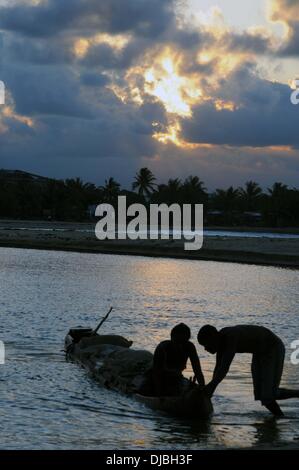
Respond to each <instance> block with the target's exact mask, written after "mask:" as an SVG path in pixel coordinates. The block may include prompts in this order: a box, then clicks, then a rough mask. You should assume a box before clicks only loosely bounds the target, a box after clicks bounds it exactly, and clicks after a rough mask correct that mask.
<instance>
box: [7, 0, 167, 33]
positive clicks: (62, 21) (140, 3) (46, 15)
mask: <svg viewBox="0 0 299 470" xmlns="http://www.w3.org/2000/svg"><path fill="white" fill-rule="evenodd" d="M173 4H174V0H151V1H148V0H125V1H124V0H105V1H103V0H101V1H99V0H68V1H62V0H48V1H47V2H42V3H40V4H37V5H26V4H19V5H13V6H9V7H7V6H6V7H0V27H1V28H2V29H4V30H9V31H15V32H18V33H21V34H23V35H25V36H33V37H49V36H54V35H56V34H59V33H65V32H66V31H68V30H77V31H78V30H80V33H81V34H82V35H84V34H86V35H90V34H92V33H93V32H94V31H103V32H104V31H105V32H109V33H112V34H115V33H125V32H134V33H135V34H137V35H140V36H154V37H156V36H157V35H159V34H161V33H162V32H163V31H164V30H165V28H168V27H170V26H171V24H172V23H173V22H174V20H175V15H174V10H173Z"/></svg>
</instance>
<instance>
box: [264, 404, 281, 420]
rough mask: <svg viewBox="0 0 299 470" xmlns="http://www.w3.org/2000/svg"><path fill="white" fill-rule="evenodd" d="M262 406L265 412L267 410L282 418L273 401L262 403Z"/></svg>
mask: <svg viewBox="0 0 299 470" xmlns="http://www.w3.org/2000/svg"><path fill="white" fill-rule="evenodd" d="M263 406H264V407H265V408H267V410H269V411H270V412H271V413H272V414H273V415H274V416H277V417H280V416H284V414H283V412H282V410H281V409H280V406H279V404H278V403H277V402H276V401H275V400H274V401H271V402H269V403H263Z"/></svg>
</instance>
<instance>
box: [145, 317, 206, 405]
mask: <svg viewBox="0 0 299 470" xmlns="http://www.w3.org/2000/svg"><path fill="white" fill-rule="evenodd" d="M190 336H191V333H190V328H189V327H188V326H187V325H185V324H184V323H180V324H179V325H176V326H175V327H174V328H173V329H172V330H171V334H170V338H171V339H170V340H168V341H162V343H160V344H159V345H158V346H157V348H156V350H155V353H154V360H153V371H152V372H153V380H154V387H155V393H156V395H158V396H162V395H164V396H166V395H179V394H180V393H181V392H182V389H183V384H184V380H183V375H182V372H183V370H184V369H186V365H187V361H188V359H190V361H191V365H192V368H193V372H194V375H195V378H196V380H197V382H198V384H199V385H201V386H204V384H205V381H204V376H203V373H202V371H201V366H200V361H199V358H198V354H197V351H196V348H195V346H194V344H193V343H191V341H189V340H190Z"/></svg>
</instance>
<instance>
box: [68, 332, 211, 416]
mask: <svg viewBox="0 0 299 470" xmlns="http://www.w3.org/2000/svg"><path fill="white" fill-rule="evenodd" d="M70 331H72V330H70ZM82 331H83V330H82ZM84 334H85V333H83V337H82V338H80V337H78V334H77V333H76V334H75V335H74V336H75V337H76V339H75V340H74V338H73V337H72V335H71V334H70V333H69V334H68V335H67V336H66V338H65V351H66V355H67V358H69V359H71V360H74V361H76V362H77V363H79V364H81V365H82V366H83V367H84V368H85V369H87V371H88V372H89V373H90V374H91V375H92V376H93V377H94V378H95V379H96V380H97V381H98V382H99V383H100V384H101V385H103V386H106V387H108V388H110V389H113V390H117V391H120V392H123V393H126V394H129V395H132V396H133V397H134V398H135V399H136V400H137V401H138V402H140V403H143V404H144V405H146V406H148V407H150V408H151V409H154V410H158V411H163V412H166V413H168V414H171V415H173V416H178V417H182V418H189V419H197V420H200V419H207V418H208V417H209V416H210V415H211V414H212V412H213V406H212V402H211V400H210V399H209V398H208V397H207V396H206V395H205V393H204V392H203V391H202V390H201V389H200V387H198V386H197V385H193V386H189V382H188V381H187V379H186V390H185V392H184V393H182V395H179V396H167V397H155V396H145V395H141V394H140V393H139V391H140V388H141V386H142V384H143V383H144V381H145V377H146V373H147V371H148V370H149V369H150V367H151V365H152V357H153V356H152V354H151V353H150V352H148V351H142V350H135V349H130V346H131V344H132V342H131V341H128V340H127V339H125V338H123V337H121V336H117V335H105V336H103V335H101V336H100V335H94V336H93V335H89V334H88V335H87V337H86V336H84ZM79 336H80V335H79Z"/></svg>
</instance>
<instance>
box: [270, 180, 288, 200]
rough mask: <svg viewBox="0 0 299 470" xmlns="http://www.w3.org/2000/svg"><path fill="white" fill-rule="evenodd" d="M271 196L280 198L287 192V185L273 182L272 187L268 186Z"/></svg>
mask: <svg viewBox="0 0 299 470" xmlns="http://www.w3.org/2000/svg"><path fill="white" fill-rule="evenodd" d="M268 192H269V194H270V196H271V198H277V199H278V198H281V197H282V196H285V195H286V193H287V192H288V186H287V185H286V184H283V183H274V184H273V186H272V188H268Z"/></svg>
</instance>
